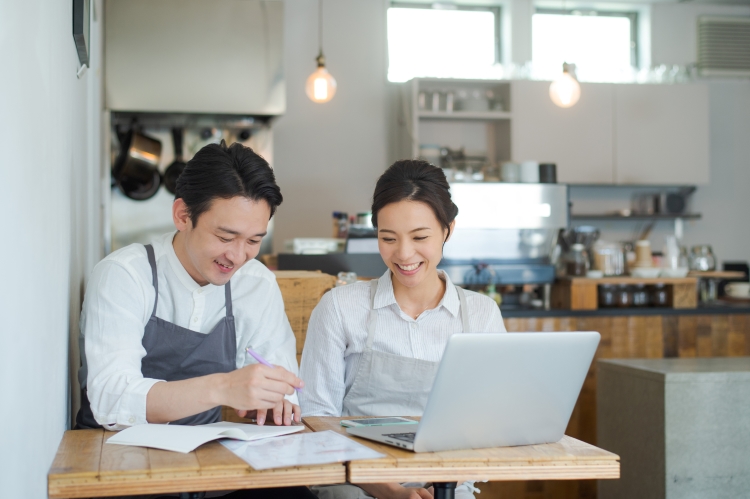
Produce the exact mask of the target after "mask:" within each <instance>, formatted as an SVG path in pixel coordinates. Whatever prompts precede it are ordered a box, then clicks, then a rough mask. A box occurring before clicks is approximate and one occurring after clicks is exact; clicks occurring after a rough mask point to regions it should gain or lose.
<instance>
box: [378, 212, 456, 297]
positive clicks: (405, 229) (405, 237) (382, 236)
mask: <svg viewBox="0 0 750 499" xmlns="http://www.w3.org/2000/svg"><path fill="white" fill-rule="evenodd" d="M454 223H455V222H454ZM452 229H453V223H452V224H451V232H452ZM447 236H448V230H446V229H444V228H443V227H442V226H441V225H440V222H439V221H438V219H437V217H436V216H435V213H434V212H433V211H432V208H430V207H429V206H428V205H427V204H425V203H421V202H419V201H399V202H398V203H391V204H389V205H386V206H384V207H383V208H381V209H380V211H379V212H378V249H379V250H380V256H381V257H383V261H384V262H385V264H386V265H387V266H388V268H389V269H391V272H393V276H394V277H395V278H396V279H397V280H398V282H399V283H400V284H402V285H404V286H406V287H409V288H413V287H415V286H418V285H420V284H421V283H423V282H424V281H425V279H427V278H428V277H431V276H434V275H436V268H437V265H438V263H440V260H441V259H442V257H443V243H444V242H445V240H446V237H447ZM394 284H395V283H394Z"/></svg>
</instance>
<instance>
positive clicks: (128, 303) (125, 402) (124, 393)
mask: <svg viewBox="0 0 750 499" xmlns="http://www.w3.org/2000/svg"><path fill="white" fill-rule="evenodd" d="M174 236H175V232H171V233H168V234H165V235H163V236H161V237H159V238H157V239H155V240H154V241H152V244H153V246H154V253H155V257H156V267H157V278H158V280H159V302H158V304H157V309H156V316H157V317H159V318H161V319H164V320H166V321H169V322H172V323H174V324H177V325H178V326H181V327H184V328H187V329H190V330H192V331H198V332H201V333H204V334H208V333H210V332H211V330H212V329H213V328H214V326H215V325H216V324H217V323H218V322H219V321H220V320H222V319H223V318H224V317H225V316H226V307H225V298H224V287H223V286H214V285H212V284H208V285H206V286H202V287H201V286H199V285H198V284H197V283H196V282H195V281H194V280H193V278H192V277H190V275H189V274H188V273H187V271H186V270H185V268H184V267H183V266H182V264H181V263H180V261H179V259H178V258H177V255H176V254H175V252H174V248H173V246H172V240H173V239H174ZM151 280H152V276H151V267H150V266H149V263H148V258H147V256H146V249H145V247H144V246H143V245H140V244H133V245H130V246H127V247H125V248H122V249H120V250H118V251H115V252H114V253H112V254H111V255H109V256H107V257H106V258H105V259H104V260H102V261H101V262H99V263H98V264H97V265H96V267H94V271H93V273H92V275H91V279H90V280H89V284H88V287H87V290H86V297H85V300H84V303H83V312H82V314H81V324H80V325H81V340H82V342H83V345H84V347H85V348H82V349H81V351H82V352H85V354H84V359H83V368H82V369H81V372H80V373H79V381H81V384H82V385H84V384H85V386H86V389H87V392H88V397H89V401H90V402H91V410H92V412H93V414H94V418H95V419H96V420H97V422H99V423H100V424H101V425H102V426H104V427H105V428H108V429H122V428H125V427H128V426H132V425H135V424H143V423H146V422H147V421H146V395H147V393H148V391H149V389H150V388H151V387H152V386H153V385H154V384H155V383H158V382H159V381H163V380H156V379H150V378H144V377H143V375H142V373H141V359H142V358H143V357H145V356H146V350H145V349H144V348H143V344H142V340H143V333H144V328H145V326H146V323H147V322H148V320H149V318H150V317H151V312H152V310H153V307H154V298H155V297H154V286H153V284H152V282H151ZM231 286H232V304H233V309H234V318H235V325H236V330H237V357H236V367H237V368H238V369H239V368H241V367H244V366H245V365H247V364H253V363H256V361H255V360H254V359H252V358H251V357H250V356H248V355H246V353H245V349H246V348H247V347H252V348H253V349H254V350H256V351H257V352H259V353H260V354H261V355H262V356H263V357H265V358H266V359H267V360H268V361H269V362H271V363H272V364H275V365H279V366H282V367H284V368H285V369H287V370H289V371H291V372H293V373H294V374H297V372H298V369H297V359H296V342H295V338H294V334H293V333H292V329H291V327H290V325H289V321H288V320H287V317H286V314H285V313H284V302H283V300H282V297H281V291H280V290H279V286H278V284H277V283H276V278H275V276H274V274H273V273H272V272H271V271H269V270H268V269H267V268H266V267H265V266H264V265H263V264H262V263H260V262H258V261H257V260H251V261H249V262H247V263H245V265H243V266H242V267H241V268H240V269H239V270H237V272H235V274H234V275H233V276H232V279H231ZM287 398H289V399H290V400H291V401H292V402H294V403H296V402H297V398H296V394H295V395H291V396H289V397H287Z"/></svg>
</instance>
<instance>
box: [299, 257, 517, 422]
mask: <svg viewBox="0 0 750 499" xmlns="http://www.w3.org/2000/svg"><path fill="white" fill-rule="evenodd" d="M440 277H441V279H443V280H445V283H446V286H445V294H444V295H443V298H442V300H440V303H439V304H438V306H437V307H436V308H434V309H431V310H426V311H424V312H423V313H422V314H420V315H419V317H418V318H417V319H416V320H415V319H413V318H411V317H409V316H408V315H406V314H405V313H404V312H403V311H402V310H401V308H400V307H399V306H398V303H397V302H396V297H395V295H394V294H393V283H392V282H391V271H390V270H387V271H386V273H385V274H383V276H382V277H380V279H379V282H378V290H377V292H376V293H375V308H376V309H377V310H378V321H377V326H376V329H375V338H374V339H373V344H372V348H373V350H376V351H380V352H387V353H391V354H395V355H400V356H404V357H412V358H415V359H421V360H427V361H431V362H438V361H440V359H441V358H442V356H443V351H444V350H445V346H446V345H447V343H448V338H450V336H451V335H453V334H456V333H461V332H462V331H463V326H462V324H461V314H460V312H459V306H460V304H459V300H458V293H457V292H456V287H455V286H454V285H453V283H452V282H451V281H450V279H449V278H448V276H447V275H446V274H445V273H444V272H440ZM466 303H467V307H468V312H469V324H470V331H471V332H482V333H504V332H506V330H505V325H504V324H503V319H502V317H501V315H500V308H499V307H498V306H497V304H496V303H495V302H494V301H493V300H492V299H491V298H489V297H487V296H484V295H480V294H479V293H474V292H473V291H466ZM369 314H370V284H369V283H368V282H357V283H354V284H349V285H347V286H342V287H338V288H334V289H332V290H331V291H330V292H328V293H326V294H324V295H323V298H322V299H321V300H320V303H318V306H317V307H315V309H314V310H313V312H312V315H311V316H310V322H309V325H308V328H307V337H306V339H305V348H304V350H303V352H302V363H301V366H300V378H302V379H303V380H304V382H305V388H304V390H302V391H300V394H299V395H300V397H299V398H300V405H301V407H302V415H303V416H341V411H342V406H343V401H344V396H345V395H346V393H347V392H348V391H349V389H350V388H351V386H352V384H353V383H354V377H355V376H356V374H357V370H358V368H359V363H360V360H361V358H362V354H363V352H364V349H365V344H366V342H367V319H368V317H369Z"/></svg>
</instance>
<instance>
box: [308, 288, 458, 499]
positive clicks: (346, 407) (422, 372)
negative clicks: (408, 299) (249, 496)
mask: <svg viewBox="0 0 750 499" xmlns="http://www.w3.org/2000/svg"><path fill="white" fill-rule="evenodd" d="M377 290H378V280H377V279H373V280H372V281H370V315H369V318H368V321H367V343H366V345H365V350H364V352H363V354H362V359H361V360H360V362H359V368H358V369H357V374H356V375H355V376H354V383H352V387H351V388H350V389H349V392H348V393H347V394H346V396H345V397H344V404H343V409H342V416H421V415H422V413H423V412H424V408H425V406H426V405H427V397H428V396H429V394H430V390H432V383H433V381H434V380H435V375H436V374H437V369H438V366H439V365H440V363H439V362H431V361H428V360H421V359H414V358H412V357H403V356H401V355H395V354H392V353H386V352H378V351H375V350H373V349H372V343H373V340H374V339H375V329H376V326H377V322H378V310H377V309H376V308H375V293H376V292H377ZM456 292H458V300H459V303H460V304H461V306H460V314H461V324H462V328H463V332H464V333H467V332H469V312H468V307H467V305H466V293H464V290H463V289H461V288H459V287H458V286H456ZM402 485H404V486H405V487H423V486H424V485H425V484H424V483H411V482H410V483H404V484H402ZM311 490H312V491H313V492H315V494H317V496H318V497H319V498H320V499H365V498H370V495H368V494H367V493H366V492H365V491H364V490H362V489H360V488H359V487H357V486H355V485H349V484H346V485H331V486H323V487H311Z"/></svg>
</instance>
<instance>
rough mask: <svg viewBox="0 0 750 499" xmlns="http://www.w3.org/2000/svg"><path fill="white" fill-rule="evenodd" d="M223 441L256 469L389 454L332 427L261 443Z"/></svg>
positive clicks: (374, 457)
mask: <svg viewBox="0 0 750 499" xmlns="http://www.w3.org/2000/svg"><path fill="white" fill-rule="evenodd" d="M221 444H222V445H223V446H224V447H226V448H227V449H229V450H231V451H232V452H234V453H235V454H237V455H238V456H239V457H240V458H242V459H243V460H244V461H245V462H247V463H248V464H249V465H250V466H252V467H253V468H254V469H256V470H267V469H271V468H287V467H290V466H305V465H314V464H327V463H340V462H344V461H357V460H359V459H378V458H380V457H385V454H381V453H379V452H375V451H374V450H372V449H370V448H369V447H365V446H364V445H362V444H359V443H357V442H355V441H354V440H351V439H349V438H346V437H345V436H343V435H340V434H338V433H336V432H335V431H330V430H327V431H318V432H314V433H303V434H301V435H289V436H286V437H280V438H273V439H270V440H264V441H260V442H238V441H232V440H223V441H222V442H221Z"/></svg>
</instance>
